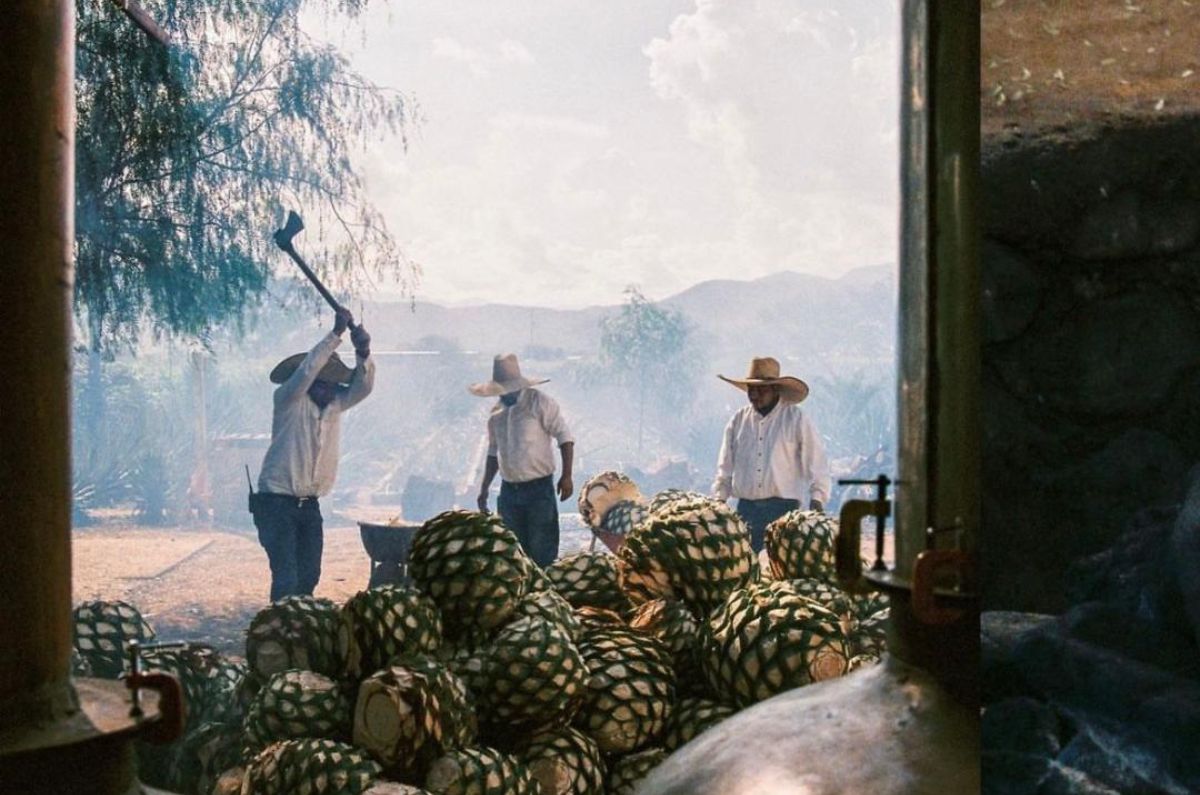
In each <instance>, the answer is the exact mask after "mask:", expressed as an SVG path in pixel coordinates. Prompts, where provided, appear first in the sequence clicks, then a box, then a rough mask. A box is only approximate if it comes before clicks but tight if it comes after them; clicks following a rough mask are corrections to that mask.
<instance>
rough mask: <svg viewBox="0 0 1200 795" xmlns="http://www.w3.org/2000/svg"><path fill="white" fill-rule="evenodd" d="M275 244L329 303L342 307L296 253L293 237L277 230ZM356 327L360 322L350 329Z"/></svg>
mask: <svg viewBox="0 0 1200 795" xmlns="http://www.w3.org/2000/svg"><path fill="white" fill-rule="evenodd" d="M300 228H301V229H303V228H304V227H303V226H301V227H300ZM283 231H284V230H280V232H283ZM275 245H277V246H279V248H281V249H282V250H283V251H284V253H286V254H287V255H288V256H289V257H291V258H292V261H293V262H295V263H296V264H297V265H299V266H300V270H301V271H303V272H304V275H305V276H307V277H308V280H309V281H310V282H312V283H313V287H316V288H317V292H319V293H320V294H321V297H322V298H324V299H325V301H326V303H328V304H329V305H330V306H331V307H333V308H334V309H341V308H342V305H341V304H339V303H338V301H337V299H336V298H334V297H333V293H331V292H329V290H328V289H327V288H326V287H325V285H324V284H322V283H321V280H320V279H318V278H317V274H315V273H313V271H312V268H310V267H308V264H307V263H306V262H305V261H304V260H303V259H302V258H301V257H300V255H299V254H297V253H296V247H295V246H293V245H292V238H291V237H282V236H281V235H280V233H279V232H277V233H276V234H275ZM356 328H358V324H357V323H354V322H351V323H350V330H351V331H353V330H354V329H356Z"/></svg>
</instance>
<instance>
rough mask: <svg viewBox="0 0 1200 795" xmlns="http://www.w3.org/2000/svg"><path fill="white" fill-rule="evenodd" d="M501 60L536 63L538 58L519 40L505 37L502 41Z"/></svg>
mask: <svg viewBox="0 0 1200 795" xmlns="http://www.w3.org/2000/svg"><path fill="white" fill-rule="evenodd" d="M500 60H502V61H504V62H505V63H521V64H531V63H535V61H536V59H535V58H534V57H533V54H532V53H531V52H529V50H528V49H527V48H526V47H525V45H524V44H522V43H521V42H519V41H513V40H512V39H505V40H504V41H502V42H500Z"/></svg>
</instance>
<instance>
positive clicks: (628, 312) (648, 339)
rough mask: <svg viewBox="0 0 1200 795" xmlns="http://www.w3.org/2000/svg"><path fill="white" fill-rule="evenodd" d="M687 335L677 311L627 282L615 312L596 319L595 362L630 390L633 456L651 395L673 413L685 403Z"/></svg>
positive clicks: (689, 380)
mask: <svg viewBox="0 0 1200 795" xmlns="http://www.w3.org/2000/svg"><path fill="white" fill-rule="evenodd" d="M689 334H690V329H689V328H688V324H687V321H686V320H684V318H683V315H681V314H680V313H679V312H677V311H674V310H671V309H666V308H663V307H661V306H659V305H657V304H655V303H654V302H653V301H650V300H649V299H647V298H646V296H644V295H642V291H641V290H639V289H638V288H637V287H632V286H631V287H627V288H626V289H625V303H624V305H622V307H621V311H620V312H619V313H617V314H615V315H612V316H610V317H607V318H605V319H604V320H603V321H601V325H600V361H601V364H602V365H603V366H604V367H605V369H606V372H608V373H610V374H611V375H612V376H613V378H614V379H615V380H616V381H618V382H619V383H623V384H626V385H628V386H629V387H631V388H632V389H633V390H635V397H636V400H637V409H638V421H637V440H638V441H637V449H638V454H639V455H641V451H642V446H643V436H644V426H645V416H646V405H647V402H648V400H650V399H651V396H652V398H653V399H654V402H657V403H659V404H660V405H663V406H667V407H671V408H672V410H673V411H674V412H675V413H676V415H681V414H682V409H683V408H684V407H685V406H686V405H687V404H688V403H689V402H690V401H691V396H692V385H693V383H694V380H693V378H694V371H693V368H692V367H691V366H690V365H691V362H690V349H689Z"/></svg>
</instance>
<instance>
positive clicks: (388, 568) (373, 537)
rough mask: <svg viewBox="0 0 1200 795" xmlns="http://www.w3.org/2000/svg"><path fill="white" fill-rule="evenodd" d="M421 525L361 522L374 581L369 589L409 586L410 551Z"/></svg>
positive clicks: (360, 529) (372, 580) (360, 534)
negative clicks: (380, 586)
mask: <svg viewBox="0 0 1200 795" xmlns="http://www.w3.org/2000/svg"><path fill="white" fill-rule="evenodd" d="M420 527H421V525H419V524H408V523H400V524H373V523H371V522H359V523H358V534H359V536H360V537H361V538H362V542H363V548H364V549H366V550H367V555H368V556H369V557H370V558H371V578H370V579H369V580H368V581H367V587H368V588H374V587H375V586H377V585H389V584H390V585H406V584H408V583H409V582H410V580H409V576H408V550H409V548H410V547H411V546H412V539H413V535H414V534H415V533H416V532H417V530H419V529H420Z"/></svg>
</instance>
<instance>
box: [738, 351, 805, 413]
mask: <svg viewBox="0 0 1200 795" xmlns="http://www.w3.org/2000/svg"><path fill="white" fill-rule="evenodd" d="M717 378H720V379H721V380H722V381H725V382H726V383H730V384H733V385H734V386H736V387H737V388H738V389H740V390H742V391H743V392H745V391H746V389H747V388H748V387H752V386H771V385H772V384H773V385H775V386H777V387H779V399H780V400H782V401H784V402H785V403H799V402H801V401H802V400H804V399H805V398H806V397H808V384H806V383H804V382H803V381H801V380H800V379H799V378H794V377H792V376H790V375H783V376H781V375H780V374H779V362H778V361H776V360H775V359H772V358H771V357H770V356H763V357H761V358H754V359H751V360H750V373H749V375H747V376H746V377H745V378H726V377H725V376H723V375H718V376H717Z"/></svg>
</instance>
